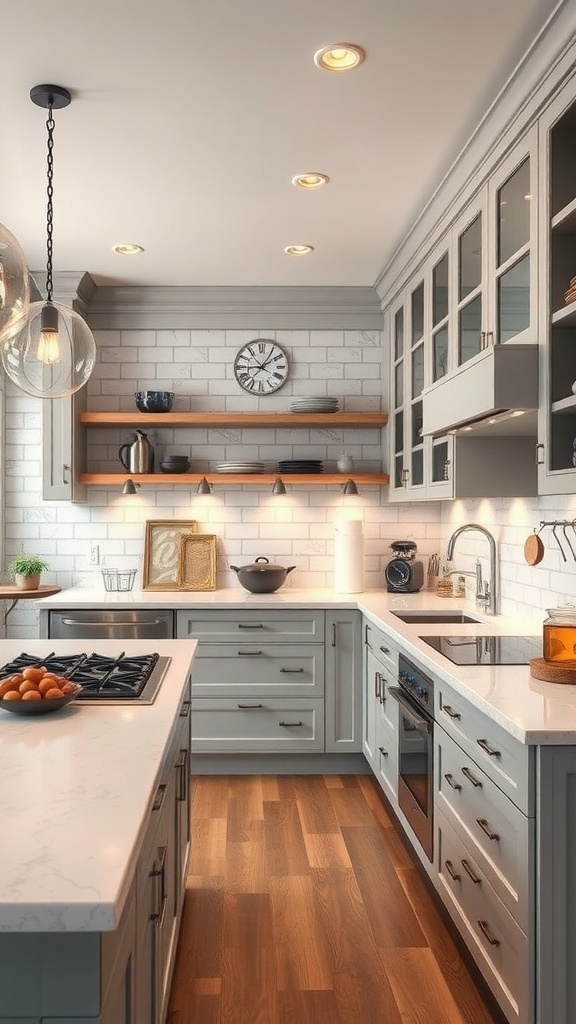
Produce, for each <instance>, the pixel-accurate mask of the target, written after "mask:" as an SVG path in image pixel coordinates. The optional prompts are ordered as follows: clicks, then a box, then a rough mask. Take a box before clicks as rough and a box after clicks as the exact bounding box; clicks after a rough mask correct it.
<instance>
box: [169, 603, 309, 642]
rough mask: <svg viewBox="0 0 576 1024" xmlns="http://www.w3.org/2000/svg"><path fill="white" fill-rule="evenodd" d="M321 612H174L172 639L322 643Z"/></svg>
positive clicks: (252, 609)
mask: <svg viewBox="0 0 576 1024" xmlns="http://www.w3.org/2000/svg"><path fill="white" fill-rule="evenodd" d="M324 632H325V630H324V612H323V611H316V610H312V609H308V608H304V609H302V610H300V609H299V610H298V611H296V610H292V609H288V610H284V609H282V608H279V609H277V610H268V609H263V610H261V611H258V609H256V608H249V609H247V610H246V611H244V610H239V609H238V608H235V609H222V610H221V611H219V612H217V613H216V612H213V611H205V612H204V611H196V610H195V609H192V610H191V611H186V610H183V609H180V611H178V612H177V613H176V636H177V637H179V638H180V639H182V638H184V639H185V638H186V637H192V638H193V639H195V640H204V641H207V642H208V643H238V641H239V640H249V641H252V640H260V641H261V642H264V641H266V642H267V643H275V642H278V643H284V644H287V643H298V644H299V643H323V642H324Z"/></svg>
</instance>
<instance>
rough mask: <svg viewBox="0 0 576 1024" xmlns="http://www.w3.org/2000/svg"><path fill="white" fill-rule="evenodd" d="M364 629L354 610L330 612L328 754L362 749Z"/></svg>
mask: <svg viewBox="0 0 576 1024" xmlns="http://www.w3.org/2000/svg"><path fill="white" fill-rule="evenodd" d="M361 670H362V629H361V616H360V613H359V612H357V611H354V609H343V610H342V611H331V610H330V611H327V612H326V684H325V697H324V700H325V713H326V740H325V742H326V752H327V753H332V752H338V751H341V752H353V753H356V752H360V751H361V750H362V688H361V685H360V675H361Z"/></svg>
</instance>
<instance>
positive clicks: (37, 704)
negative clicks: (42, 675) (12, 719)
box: [0, 685, 82, 715]
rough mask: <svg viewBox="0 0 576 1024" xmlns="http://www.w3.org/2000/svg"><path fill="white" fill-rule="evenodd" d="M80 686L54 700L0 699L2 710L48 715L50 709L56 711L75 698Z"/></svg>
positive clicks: (20, 713)
mask: <svg viewBox="0 0 576 1024" xmlns="http://www.w3.org/2000/svg"><path fill="white" fill-rule="evenodd" d="M81 689H82V687H81V686H78V685H76V689H75V690H74V692H73V693H67V694H65V696H64V697H57V698H56V699H55V700H0V708H1V709H2V711H12V712H13V713H14V714H15V715H48V714H50V712H51V711H58V710H59V709H60V708H63V707H66V704H70V702H71V701H73V700H75V699H76V697H77V696H78V694H79V693H80V690H81Z"/></svg>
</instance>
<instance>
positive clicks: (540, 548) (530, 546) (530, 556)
mask: <svg viewBox="0 0 576 1024" xmlns="http://www.w3.org/2000/svg"><path fill="white" fill-rule="evenodd" d="M524 558H525V560H526V561H527V562H528V565H538V563H539V562H541V561H542V559H543V558H544V544H543V543H542V540H541V539H540V536H539V532H538V533H536V531H534V533H531V534H530V536H529V537H527V538H526V540H525V541H524Z"/></svg>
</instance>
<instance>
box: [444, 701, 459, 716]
mask: <svg viewBox="0 0 576 1024" xmlns="http://www.w3.org/2000/svg"><path fill="white" fill-rule="evenodd" d="M442 711H445V712H446V714H447V715H448V718H462V715H461V714H460V712H459V711H454V708H451V707H450V705H449V704H444V705H443V707H442Z"/></svg>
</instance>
